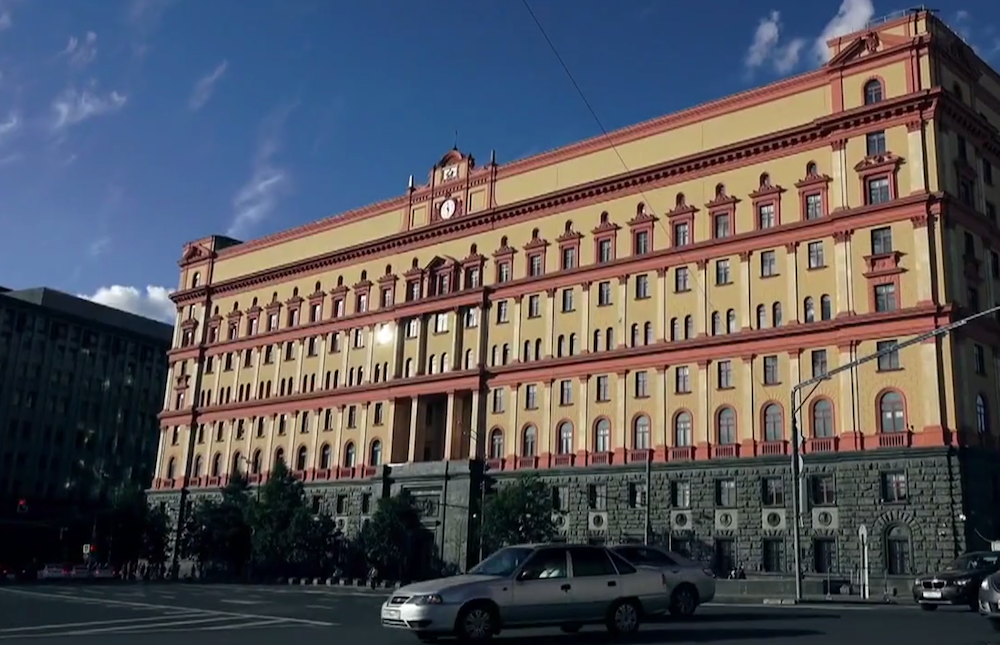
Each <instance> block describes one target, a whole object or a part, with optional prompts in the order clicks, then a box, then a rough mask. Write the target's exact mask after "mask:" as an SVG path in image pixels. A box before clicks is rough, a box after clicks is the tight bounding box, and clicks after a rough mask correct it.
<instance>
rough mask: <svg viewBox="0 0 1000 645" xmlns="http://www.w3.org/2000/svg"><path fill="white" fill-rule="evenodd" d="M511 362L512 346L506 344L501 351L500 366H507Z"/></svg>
mask: <svg viewBox="0 0 1000 645" xmlns="http://www.w3.org/2000/svg"><path fill="white" fill-rule="evenodd" d="M509 362H510V345H508V344H507V343H504V344H503V348H502V349H501V351H500V364H501V365H506V364H507V363H509Z"/></svg>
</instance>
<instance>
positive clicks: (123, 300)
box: [80, 284, 177, 324]
mask: <svg viewBox="0 0 1000 645" xmlns="http://www.w3.org/2000/svg"><path fill="white" fill-rule="evenodd" d="M80 297H81V298H86V299H87V300H92V301H93V302H96V303H98V304H102V305H105V306H108V307H114V308H115V309H121V310H122V311H127V312H129V313H133V314H137V315H139V316H145V317H146V318H152V319H154V320H159V321H162V322H166V323H170V324H173V323H174V322H175V320H176V318H177V306H176V305H175V304H174V303H173V302H172V301H171V300H170V292H169V291H168V290H167V289H166V288H165V287H155V286H148V287H146V289H145V291H139V290H138V289H136V288H135V287H125V286H122V285H118V284H116V285H112V286H110V287H101V288H100V289H98V290H97V291H95V292H94V293H93V295H90V296H87V295H81V296H80Z"/></svg>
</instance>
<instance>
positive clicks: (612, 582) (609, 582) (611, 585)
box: [608, 580, 618, 587]
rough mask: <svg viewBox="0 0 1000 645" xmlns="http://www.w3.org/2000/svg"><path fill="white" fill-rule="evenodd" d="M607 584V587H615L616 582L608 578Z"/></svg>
mask: <svg viewBox="0 0 1000 645" xmlns="http://www.w3.org/2000/svg"><path fill="white" fill-rule="evenodd" d="M608 586H609V587H617V586H618V583H617V582H615V581H614V580H608Z"/></svg>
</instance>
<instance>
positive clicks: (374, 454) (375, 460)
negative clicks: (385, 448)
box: [368, 439, 382, 466]
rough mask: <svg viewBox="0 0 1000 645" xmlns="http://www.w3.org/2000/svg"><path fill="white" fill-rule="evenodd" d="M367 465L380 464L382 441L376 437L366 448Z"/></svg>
mask: <svg viewBox="0 0 1000 645" xmlns="http://www.w3.org/2000/svg"><path fill="white" fill-rule="evenodd" d="M368 465H369V466H381V465H382V442H381V441H379V440H378V439H376V440H375V441H373V442H372V445H371V446H370V447H369V448H368Z"/></svg>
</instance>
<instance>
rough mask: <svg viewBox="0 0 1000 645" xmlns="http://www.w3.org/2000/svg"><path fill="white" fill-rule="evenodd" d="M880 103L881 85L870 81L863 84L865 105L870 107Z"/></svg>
mask: <svg viewBox="0 0 1000 645" xmlns="http://www.w3.org/2000/svg"><path fill="white" fill-rule="evenodd" d="M881 101H882V83H880V82H879V81H877V80H875V79H872V80H870V81H868V82H867V83H865V105H872V104H874V103H879V102H881Z"/></svg>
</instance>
